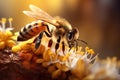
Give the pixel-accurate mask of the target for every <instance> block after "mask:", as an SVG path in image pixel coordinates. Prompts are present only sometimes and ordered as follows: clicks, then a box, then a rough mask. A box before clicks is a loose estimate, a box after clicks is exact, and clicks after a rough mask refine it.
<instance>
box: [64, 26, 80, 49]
mask: <svg viewBox="0 0 120 80" xmlns="http://www.w3.org/2000/svg"><path fill="white" fill-rule="evenodd" d="M66 37H67V41H68V45H69V47H73V46H75V45H76V43H75V41H77V39H78V37H79V31H78V29H77V28H73V29H72V30H69V31H68V32H67V34H66Z"/></svg>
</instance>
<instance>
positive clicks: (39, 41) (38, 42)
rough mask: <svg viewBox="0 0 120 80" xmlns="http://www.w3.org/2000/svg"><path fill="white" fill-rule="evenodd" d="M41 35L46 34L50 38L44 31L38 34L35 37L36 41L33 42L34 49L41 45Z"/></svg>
mask: <svg viewBox="0 0 120 80" xmlns="http://www.w3.org/2000/svg"><path fill="white" fill-rule="evenodd" d="M43 33H45V34H46V36H47V37H51V36H52V35H51V34H49V33H47V32H46V31H43V32H41V33H40V34H39V36H38V37H37V39H36V41H35V48H36V49H38V48H39V46H40V44H41V40H42V37H43Z"/></svg>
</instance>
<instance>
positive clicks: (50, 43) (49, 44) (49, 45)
mask: <svg viewBox="0 0 120 80" xmlns="http://www.w3.org/2000/svg"><path fill="white" fill-rule="evenodd" d="M52 43H53V40H52V39H50V40H49V42H48V47H51V46H52Z"/></svg>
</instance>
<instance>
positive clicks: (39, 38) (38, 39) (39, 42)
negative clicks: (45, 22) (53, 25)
mask: <svg viewBox="0 0 120 80" xmlns="http://www.w3.org/2000/svg"><path fill="white" fill-rule="evenodd" d="M42 37H43V32H41V33H40V34H39V36H38V37H37V39H36V42H35V48H36V49H38V48H39V46H40V44H41V39H42Z"/></svg>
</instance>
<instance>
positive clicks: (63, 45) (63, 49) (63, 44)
mask: <svg viewBox="0 0 120 80" xmlns="http://www.w3.org/2000/svg"><path fill="white" fill-rule="evenodd" d="M62 51H63V54H64V51H65V43H64V42H62Z"/></svg>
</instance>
